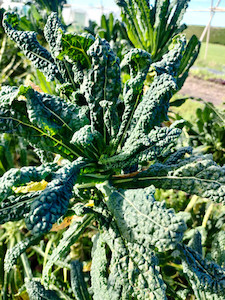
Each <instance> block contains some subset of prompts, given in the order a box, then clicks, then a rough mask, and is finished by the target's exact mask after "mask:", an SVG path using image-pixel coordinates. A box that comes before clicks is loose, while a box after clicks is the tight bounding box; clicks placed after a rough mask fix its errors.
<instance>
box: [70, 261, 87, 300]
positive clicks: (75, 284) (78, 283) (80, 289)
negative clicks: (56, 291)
mask: <svg viewBox="0 0 225 300" xmlns="http://www.w3.org/2000/svg"><path fill="white" fill-rule="evenodd" d="M82 268H83V265H82V263H80V262H79V261H77V260H74V261H72V262H71V287H72V290H73V293H74V295H75V297H76V299H77V300H90V295H89V293H88V290H87V284H86V283H85V281H84V275H83V272H82Z"/></svg>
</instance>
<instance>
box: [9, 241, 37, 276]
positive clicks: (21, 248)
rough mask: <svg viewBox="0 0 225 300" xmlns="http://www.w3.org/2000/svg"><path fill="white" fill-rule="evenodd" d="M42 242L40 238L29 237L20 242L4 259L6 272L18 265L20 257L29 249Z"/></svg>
mask: <svg viewBox="0 0 225 300" xmlns="http://www.w3.org/2000/svg"><path fill="white" fill-rule="evenodd" d="M39 240H40V236H38V237H29V238H26V239H25V240H23V241H21V242H19V243H17V244H16V246H14V247H13V248H11V249H8V250H7V252H6V255H5V258H4V270H5V271H6V272H9V271H10V270H11V269H12V267H13V265H15V264H16V261H17V259H18V258H19V256H20V255H21V254H22V253H24V252H25V251H26V249H27V248H29V247H30V246H33V245H35V244H37V243H38V242H39Z"/></svg>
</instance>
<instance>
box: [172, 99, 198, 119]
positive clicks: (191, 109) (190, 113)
mask: <svg viewBox="0 0 225 300" xmlns="http://www.w3.org/2000/svg"><path fill="white" fill-rule="evenodd" d="M179 98H184V96H183V95H180V94H179V93H178V94H176V95H174V96H173V99H172V101H174V100H176V99H179ZM203 107H204V104H203V103H202V102H199V101H195V100H192V99H188V100H186V101H185V103H184V104H182V105H181V106H179V107H170V111H171V112H173V113H175V114H178V115H180V116H181V117H182V118H183V119H185V120H187V121H189V122H191V123H193V122H195V121H196V120H197V116H196V110H197V109H198V108H203Z"/></svg>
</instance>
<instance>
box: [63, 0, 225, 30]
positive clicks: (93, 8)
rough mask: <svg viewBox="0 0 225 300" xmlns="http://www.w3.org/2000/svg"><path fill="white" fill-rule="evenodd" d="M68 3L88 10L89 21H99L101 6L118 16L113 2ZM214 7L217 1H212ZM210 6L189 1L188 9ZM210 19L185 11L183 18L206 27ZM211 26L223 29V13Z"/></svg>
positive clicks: (70, 0) (207, 1) (206, 14)
mask: <svg viewBox="0 0 225 300" xmlns="http://www.w3.org/2000/svg"><path fill="white" fill-rule="evenodd" d="M67 2H68V3H70V4H72V5H73V6H74V7H79V8H80V9H83V10H85V11H87V10H89V11H90V12H89V13H88V17H89V18H91V19H95V20H99V18H100V15H101V11H102V10H101V4H102V5H103V7H104V12H105V13H108V12H110V11H114V12H115V13H116V15H119V9H118V6H117V5H116V4H115V2H114V0H67ZM152 2H153V1H152ZM213 2H214V6H215V5H216V3H217V2H218V0H214V1H213ZM210 6H211V0H191V1H190V4H189V9H190V10H191V9H194V10H195V9H208V8H209V7H210ZM219 7H220V8H225V0H221V2H220V5H219ZM209 18H210V12H192V11H187V12H186V14H185V16H184V20H183V21H184V23H186V24H187V25H206V24H207V23H208V21H209ZM212 26H219V27H224V28H225V12H223V13H222V12H217V13H216V14H215V15H214V18H213V21H212Z"/></svg>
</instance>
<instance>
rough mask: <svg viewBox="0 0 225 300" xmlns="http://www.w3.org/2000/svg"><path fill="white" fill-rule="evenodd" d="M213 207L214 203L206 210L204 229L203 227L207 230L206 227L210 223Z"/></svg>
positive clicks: (203, 222)
mask: <svg viewBox="0 0 225 300" xmlns="http://www.w3.org/2000/svg"><path fill="white" fill-rule="evenodd" d="M213 207H214V203H213V202H212V203H211V204H210V205H209V207H208V209H207V210H206V213H205V216H204V218H203V221H202V227H203V228H206V226H207V222H208V220H209V217H210V215H211V212H212V211H213Z"/></svg>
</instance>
